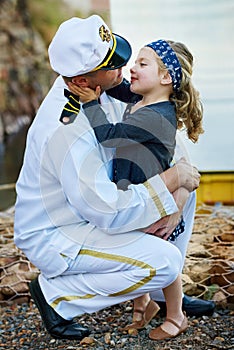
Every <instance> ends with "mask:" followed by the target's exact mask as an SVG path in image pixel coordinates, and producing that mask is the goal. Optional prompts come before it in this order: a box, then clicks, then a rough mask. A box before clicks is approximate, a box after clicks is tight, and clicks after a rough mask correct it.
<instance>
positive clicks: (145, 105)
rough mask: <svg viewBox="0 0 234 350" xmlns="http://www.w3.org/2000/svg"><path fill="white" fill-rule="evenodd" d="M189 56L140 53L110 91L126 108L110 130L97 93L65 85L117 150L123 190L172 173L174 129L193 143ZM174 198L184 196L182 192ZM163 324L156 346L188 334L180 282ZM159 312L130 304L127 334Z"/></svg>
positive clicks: (196, 130)
mask: <svg viewBox="0 0 234 350" xmlns="http://www.w3.org/2000/svg"><path fill="white" fill-rule="evenodd" d="M192 65H193V56H192V54H191V53H190V52H189V50H188V49H187V48H186V46H185V45H184V44H182V43H176V42H173V41H165V40H157V41H155V42H152V43H150V44H148V45H146V46H145V47H143V48H142V49H141V50H140V52H139V54H138V56H137V59H136V62H135V65H134V66H133V67H132V68H131V70H130V72H131V83H128V82H127V81H126V80H124V81H123V82H122V84H120V85H119V86H117V87H116V88H114V89H111V90H109V92H108V93H109V94H110V95H111V96H112V97H115V98H118V99H120V100H121V101H123V102H128V103H129V102H130V103H129V104H128V105H127V107H126V110H125V113H124V116H123V122H122V123H117V124H111V123H109V122H108V120H107V118H106V115H105V113H104V111H103V109H102V108H101V106H100V105H99V104H98V97H99V96H100V88H99V87H97V88H96V91H93V90H91V89H89V88H81V87H78V86H76V85H74V84H72V83H69V88H70V90H71V92H73V93H75V94H77V95H79V97H80V101H81V102H82V103H83V110H84V112H85V114H86V116H87V118H88V120H89V122H90V124H91V126H92V127H93V129H94V132H95V134H96V137H97V139H98V141H99V142H101V143H102V145H103V146H104V147H115V148H116V157H115V161H114V179H113V180H114V181H115V182H116V184H117V186H118V187H119V188H121V189H123V190H125V189H126V188H127V187H128V185H129V184H131V183H133V184H138V183H143V182H145V181H146V180H147V179H148V178H150V177H151V176H154V175H156V174H158V173H161V172H163V171H164V170H166V169H167V168H169V167H170V164H171V161H172V159H173V155H174V149H175V135H176V129H177V128H178V129H181V128H186V131H187V135H188V137H189V139H190V140H192V141H193V142H196V141H197V140H198V137H199V135H200V134H201V133H202V132H203V129H202V106H201V102H200V99H199V94H198V92H197V91H196V90H195V88H194V87H193V84H192V82H191V75H192ZM177 192H178V193H176V194H175V195H179V194H181V195H182V194H183V192H184V189H183V188H181V189H179V190H178V191H177ZM183 226H184V222H183V219H181V220H180V222H179V224H178V226H177V227H176V229H175V231H174V232H173V234H172V235H171V237H170V240H175V239H176V237H177V236H178V235H179V234H180V233H181V232H183V230H184V227H183ZM163 293H164V296H165V300H166V305H167V318H166V320H165V322H164V323H163V324H162V325H161V326H160V327H158V328H156V329H153V330H152V331H151V332H150V335H149V336H150V338H151V339H155V340H159V339H166V338H171V337H175V336H177V335H178V334H180V333H181V332H183V331H184V330H185V329H186V328H187V318H186V316H185V315H184V314H183V312H182V287H181V278H180V276H178V277H177V279H176V280H175V281H174V282H173V283H172V284H171V285H170V286H168V287H166V288H164V289H163ZM158 310H159V307H158V306H157V304H156V303H155V302H153V301H152V300H150V296H149V295H148V294H145V295H143V296H142V297H140V298H137V299H135V300H134V315H133V323H132V324H131V325H129V326H128V327H127V328H143V327H145V325H146V324H148V323H149V322H150V321H151V319H152V318H153V317H154V316H155V314H156V313H157V311H158Z"/></svg>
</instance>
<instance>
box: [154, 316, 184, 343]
mask: <svg viewBox="0 0 234 350" xmlns="http://www.w3.org/2000/svg"><path fill="white" fill-rule="evenodd" d="M166 321H168V322H170V323H172V324H173V325H174V326H176V327H177V328H178V332H177V333H176V334H170V333H167V332H166V331H164V330H163V329H162V327H161V326H159V327H157V328H155V329H152V330H151V331H150V333H149V338H150V339H152V340H164V339H169V338H175V337H177V336H178V335H179V334H181V333H183V332H184V331H185V330H186V329H187V328H188V319H187V317H186V315H184V319H183V322H182V323H181V325H180V326H179V325H178V323H176V322H175V321H174V320H171V319H170V318H167V319H166Z"/></svg>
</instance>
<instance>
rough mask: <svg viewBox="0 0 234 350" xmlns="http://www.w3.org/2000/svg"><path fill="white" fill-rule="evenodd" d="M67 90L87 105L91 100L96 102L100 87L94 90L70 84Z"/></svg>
mask: <svg viewBox="0 0 234 350" xmlns="http://www.w3.org/2000/svg"><path fill="white" fill-rule="evenodd" d="M68 87H69V90H70V91H71V92H72V93H73V94H75V95H77V96H79V98H80V101H81V102H82V103H87V102H90V101H93V100H97V99H98V98H99V97H100V94H101V88H100V86H97V87H96V89H95V90H93V89H90V88H89V87H81V86H78V85H76V84H74V83H72V82H69V83H68Z"/></svg>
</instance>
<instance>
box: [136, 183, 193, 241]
mask: <svg viewBox="0 0 234 350" xmlns="http://www.w3.org/2000/svg"><path fill="white" fill-rule="evenodd" d="M173 197H174V199H175V202H176V205H177V207H178V212H176V213H174V214H172V215H169V216H165V217H164V218H162V219H161V220H159V221H157V222H155V223H154V224H152V225H150V226H149V227H147V228H146V229H144V230H143V231H144V232H145V233H148V234H151V235H154V236H157V237H160V238H162V239H164V240H167V239H168V237H169V236H170V235H171V234H172V232H173V231H174V230H175V228H176V226H177V225H178V224H179V222H180V219H181V215H182V212H183V208H184V205H185V203H186V201H187V199H188V197H189V191H188V190H187V189H186V188H184V187H180V188H179V189H178V190H176V191H175V192H174V193H173Z"/></svg>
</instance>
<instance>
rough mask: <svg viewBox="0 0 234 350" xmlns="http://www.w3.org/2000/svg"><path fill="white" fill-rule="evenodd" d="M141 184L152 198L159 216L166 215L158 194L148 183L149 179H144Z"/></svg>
mask: <svg viewBox="0 0 234 350" xmlns="http://www.w3.org/2000/svg"><path fill="white" fill-rule="evenodd" d="M143 185H144V186H145V187H146V189H147V190H148V192H149V194H150V197H151V198H152V199H153V201H154V204H155V205H156V207H157V209H158V211H159V214H160V216H161V217H164V216H166V215H167V212H166V210H165V208H164V206H163V204H162V202H161V200H160V198H159V196H158V195H157V193H156V192H155V190H154V188H153V186H152V185H151V184H150V183H149V181H145V182H144V183H143Z"/></svg>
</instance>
